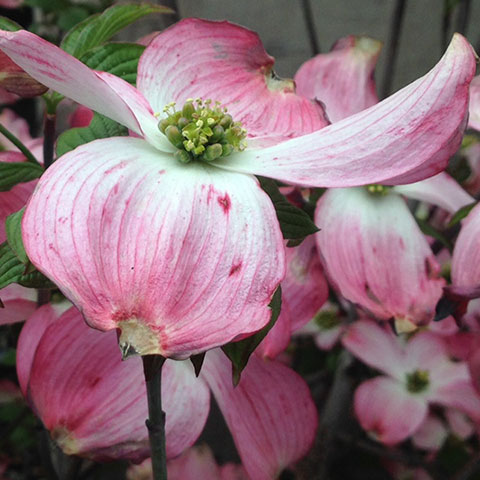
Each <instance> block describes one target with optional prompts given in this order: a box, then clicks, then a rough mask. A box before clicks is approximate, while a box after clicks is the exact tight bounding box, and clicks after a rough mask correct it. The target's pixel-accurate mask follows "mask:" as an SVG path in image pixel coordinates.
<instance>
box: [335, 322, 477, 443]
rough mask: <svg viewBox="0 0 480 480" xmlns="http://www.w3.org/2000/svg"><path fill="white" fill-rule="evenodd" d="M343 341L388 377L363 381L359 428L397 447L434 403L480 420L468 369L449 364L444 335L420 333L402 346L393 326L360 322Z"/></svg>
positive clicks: (356, 401)
mask: <svg viewBox="0 0 480 480" xmlns="http://www.w3.org/2000/svg"><path fill="white" fill-rule="evenodd" d="M342 342H343V345H344V347H345V348H347V349H348V350H349V351H350V352H352V353H353V354H354V355H355V356H356V357H358V358H359V359H360V360H361V361H362V362H364V363H366V364H367V365H369V366H370V367H373V368H375V369H377V370H379V371H381V372H382V373H384V374H385V375H380V376H377V377H375V378H373V379H371V380H367V381H365V382H363V383H362V384H361V385H360V386H359V387H358V388H357V390H356V392H355V398H354V408H355V414H356V416H357V417H358V419H359V422H360V424H361V425H362V427H363V428H364V429H365V430H367V431H368V432H369V433H370V434H371V435H372V436H373V437H374V438H376V439H377V440H378V441H380V442H383V443H385V444H387V445H394V444H396V443H399V442H401V441H403V440H406V439H407V438H408V437H409V436H410V435H412V434H413V433H415V432H416V431H417V429H418V428H419V427H420V425H422V423H423V422H424V421H425V420H426V418H427V414H428V410H429V405H431V404H436V405H440V406H443V407H449V408H455V409H457V410H460V411H462V412H464V413H467V414H468V415H469V416H470V417H471V418H472V419H473V420H474V421H475V422H478V421H479V420H480V397H479V396H478V394H477V392H476V391H475V389H474V388H473V385H472V381H471V377H470V374H469V371H468V367H467V365H466V363H464V362H453V361H452V360H451V358H450V352H449V351H448V347H447V344H446V342H445V340H444V338H443V337H441V336H438V335H436V334H434V333H432V332H428V331H422V332H419V333H417V334H415V335H414V336H413V337H412V338H411V339H410V340H408V342H404V341H403V339H401V338H400V337H396V336H395V335H394V334H393V332H392V331H391V329H390V328H382V327H380V326H378V325H377V324H376V323H375V322H373V321H370V320H361V321H357V322H355V323H354V324H353V325H352V326H351V327H350V328H349V329H348V330H347V333H346V334H345V335H344V337H343V338H342ZM399 412H408V415H407V414H401V415H400V414H399Z"/></svg>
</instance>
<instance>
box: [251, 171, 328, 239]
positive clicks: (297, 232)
mask: <svg viewBox="0 0 480 480" xmlns="http://www.w3.org/2000/svg"><path fill="white" fill-rule="evenodd" d="M258 180H259V181H260V185H261V187H262V188H263V190H264V191H265V192H266V193H267V195H268V196H269V197H270V199H271V200H272V202H273V206H274V207H275V212H276V213H277V218H278V221H279V223H280V229H281V230H282V234H283V238H285V239H288V240H303V239H304V238H305V237H307V236H308V235H311V234H312V233H315V232H318V231H319V228H318V227H317V226H316V225H315V224H314V223H313V222H312V219H311V218H310V217H309V216H308V214H307V213H306V212H304V211H303V210H301V209H300V208H298V207H296V206H295V205H292V204H291V203H290V202H289V201H288V200H287V199H286V198H285V197H284V196H283V195H282V194H281V193H280V190H279V189H278V187H277V184H276V183H275V181H274V180H271V179H269V178H263V177H258Z"/></svg>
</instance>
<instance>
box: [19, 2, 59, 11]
mask: <svg viewBox="0 0 480 480" xmlns="http://www.w3.org/2000/svg"><path fill="white" fill-rule="evenodd" d="M24 4H25V5H28V6H29V7H34V8H39V9H41V10H43V11H44V12H61V11H62V10H63V9H64V8H68V3H67V2H66V1H65V0H25V1H24Z"/></svg>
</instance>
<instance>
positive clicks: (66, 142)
mask: <svg viewBox="0 0 480 480" xmlns="http://www.w3.org/2000/svg"><path fill="white" fill-rule="evenodd" d="M125 135H128V129H127V127H124V126H122V125H120V124H119V123H117V122H114V121H113V120H110V119H109V118H107V117H104V116H103V115H100V114H99V113H95V114H94V116H93V118H92V121H91V122H90V125H89V126H88V127H77V128H72V129H70V130H67V131H66V132H63V133H62V134H61V135H60V136H59V137H58V140H57V157H61V156H62V155H64V154H65V153H67V152H70V151H71V150H73V149H74V148H77V147H78V146H79V145H83V144H84V143H89V142H92V141H93V140H97V139H98V138H109V137H119V136H125Z"/></svg>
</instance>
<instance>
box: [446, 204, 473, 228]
mask: <svg viewBox="0 0 480 480" xmlns="http://www.w3.org/2000/svg"><path fill="white" fill-rule="evenodd" d="M477 203H478V202H473V203H469V204H468V205H465V206H464V207H462V208H460V209H459V210H457V211H456V212H455V213H454V214H453V217H452V219H451V220H450V222H448V227H449V228H450V227H453V226H454V225H456V224H457V223H458V222H460V221H461V220H463V219H464V218H465V217H466V216H467V215H468V214H469V213H470V212H471V211H472V210H473V207H475V206H476V205H477Z"/></svg>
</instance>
